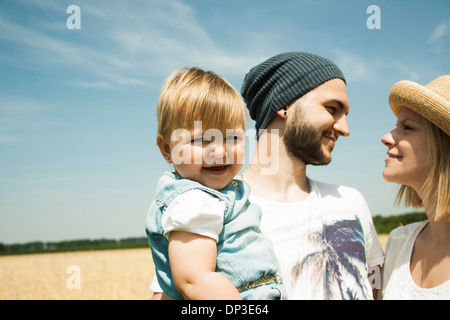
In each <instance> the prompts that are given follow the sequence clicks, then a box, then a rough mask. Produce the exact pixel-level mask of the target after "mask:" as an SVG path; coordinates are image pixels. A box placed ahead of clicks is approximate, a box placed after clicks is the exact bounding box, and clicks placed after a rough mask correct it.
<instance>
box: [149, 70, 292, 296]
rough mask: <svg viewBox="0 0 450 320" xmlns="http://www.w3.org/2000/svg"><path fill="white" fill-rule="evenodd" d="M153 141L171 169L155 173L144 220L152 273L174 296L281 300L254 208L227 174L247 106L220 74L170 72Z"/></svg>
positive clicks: (238, 161) (241, 144)
mask: <svg viewBox="0 0 450 320" xmlns="http://www.w3.org/2000/svg"><path fill="white" fill-rule="evenodd" d="M157 118H158V135H157V145H158V147H159V150H160V152H161V154H162V156H163V157H164V158H165V159H166V161H167V162H168V163H171V164H173V166H174V172H166V173H164V174H163V175H162V177H161V178H160V179H159V181H158V184H157V187H156V196H155V199H154V200H153V202H152V204H151V206H150V209H149V212H148V216H147V221H146V232H147V236H148V239H149V242H150V246H151V250H152V256H153V261H154V264H155V271H156V277H157V280H158V283H159V285H160V286H161V289H162V290H163V292H164V293H165V294H166V295H168V296H169V297H171V298H173V299H227V300H228V299H285V289H284V287H283V285H282V283H281V280H280V277H279V276H278V275H277V271H278V266H277V263H276V260H275V255H274V252H273V248H272V244H271V243H270V241H269V240H268V239H267V238H266V237H264V236H263V235H262V234H261V232H260V230H259V223H260V219H261V211H260V209H259V207H257V206H256V205H253V204H250V203H249V201H248V196H249V192H250V188H249V186H248V185H247V184H246V183H245V182H243V181H241V180H237V179H234V177H235V176H236V175H237V174H238V173H239V171H240V170H241V168H242V166H243V163H244V158H245V122H246V119H247V111H246V108H245V105H244V103H243V101H242V99H241V97H240V96H239V94H238V92H237V91H236V90H235V89H234V88H233V87H232V86H231V84H230V83H228V82H227V81H226V80H225V79H224V78H222V77H220V76H218V75H216V74H214V73H212V72H206V71H203V70H201V69H198V68H188V69H181V70H177V71H175V72H174V73H173V74H172V75H171V76H170V77H169V79H168V80H167V82H166V84H165V85H164V87H163V89H162V92H161V95H160V97H159V100H158V103H157Z"/></svg>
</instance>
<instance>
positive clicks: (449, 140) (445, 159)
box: [396, 120, 450, 221]
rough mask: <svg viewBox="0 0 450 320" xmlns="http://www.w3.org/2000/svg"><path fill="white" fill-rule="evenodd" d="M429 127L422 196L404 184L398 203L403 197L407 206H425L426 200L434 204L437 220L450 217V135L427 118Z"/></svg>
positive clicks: (398, 195)
mask: <svg viewBox="0 0 450 320" xmlns="http://www.w3.org/2000/svg"><path fill="white" fill-rule="evenodd" d="M425 122H426V123H427V129H428V143H427V145H428V150H425V152H427V153H428V155H429V158H428V174H427V176H426V178H425V182H424V184H423V186H422V189H421V194H422V198H423V199H421V198H420V197H419V195H418V193H417V192H416V191H415V190H414V189H413V188H411V187H409V186H405V185H402V186H401V187H400V190H399V192H398V194H397V198H396V204H397V205H399V204H400V203H401V200H402V198H403V200H404V204H405V206H411V207H414V208H423V205H424V202H429V203H432V204H434V206H435V208H434V209H436V215H435V217H434V219H435V221H438V220H439V219H441V218H443V217H445V218H447V219H450V136H449V135H447V134H446V133H445V132H443V131H442V130H441V129H439V128H438V127H437V126H435V125H434V124H433V123H431V122H430V121H428V120H426V121H425Z"/></svg>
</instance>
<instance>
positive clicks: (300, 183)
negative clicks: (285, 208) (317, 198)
mask: <svg viewBox="0 0 450 320" xmlns="http://www.w3.org/2000/svg"><path fill="white" fill-rule="evenodd" d="M244 180H245V181H246V182H247V183H248V184H249V185H250V187H251V189H252V194H254V195H256V196H258V197H262V198H267V199H270V200H272V201H278V202H300V201H302V200H304V199H306V198H307V197H308V195H309V187H308V181H307V178H306V165H305V164H304V163H303V162H302V161H300V160H297V159H295V158H293V157H292V156H290V155H289V154H288V153H287V151H286V148H285V147H284V143H283V141H282V137H281V136H280V135H279V134H276V133H271V131H270V130H268V131H267V132H264V133H263V134H261V136H260V137H259V139H258V142H257V146H256V150H255V154H254V156H253V159H252V161H251V163H250V165H249V167H248V168H247V169H246V170H245V171H244Z"/></svg>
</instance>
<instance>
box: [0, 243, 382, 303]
mask: <svg viewBox="0 0 450 320" xmlns="http://www.w3.org/2000/svg"><path fill="white" fill-rule="evenodd" d="M379 238H380V242H381V245H382V246H383V249H384V247H385V243H386V239H387V235H380V237H379ZM153 274H154V266H153V261H152V257H151V252H150V249H124V250H101V251H100V250H99V251H81V252H64V253H44V254H28V255H17V256H2V257H0V283H1V286H0V299H1V300H10V299H14V300H27V299H29V300H36V299H43V300H54V299H60V300H68V299H73V300H80V299H82V300H102V299H103V300H111V299H115V300H141V299H150V298H151V295H152V292H151V290H150V289H149V285H150V281H151V279H152V278H153Z"/></svg>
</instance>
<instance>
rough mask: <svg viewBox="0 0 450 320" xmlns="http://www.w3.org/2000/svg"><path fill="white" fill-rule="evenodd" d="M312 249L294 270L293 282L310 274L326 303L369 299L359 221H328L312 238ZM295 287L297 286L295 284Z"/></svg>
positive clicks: (369, 290)
mask: <svg viewBox="0 0 450 320" xmlns="http://www.w3.org/2000/svg"><path fill="white" fill-rule="evenodd" d="M308 241H309V242H310V243H309V244H308V246H309V247H310V248H315V249H314V250H312V251H310V253H309V254H308V255H307V256H305V257H304V258H303V259H302V260H301V261H298V262H297V264H296V265H295V266H294V267H293V268H292V281H297V280H298V279H299V277H301V275H302V274H308V275H309V276H310V277H311V278H310V279H309V280H310V282H311V283H316V286H315V290H323V292H321V293H319V292H316V293H315V295H317V296H321V297H324V298H325V299H367V297H370V296H371V295H372V292H371V289H370V288H369V287H368V286H367V272H366V273H365V274H361V272H360V270H367V268H366V267H365V261H366V257H365V241H364V232H363V230H362V226H361V223H360V221H359V219H358V218H356V219H355V220H338V221H324V224H323V230H319V231H316V232H313V233H311V234H310V235H309V237H308ZM293 285H294V286H295V284H293Z"/></svg>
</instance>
